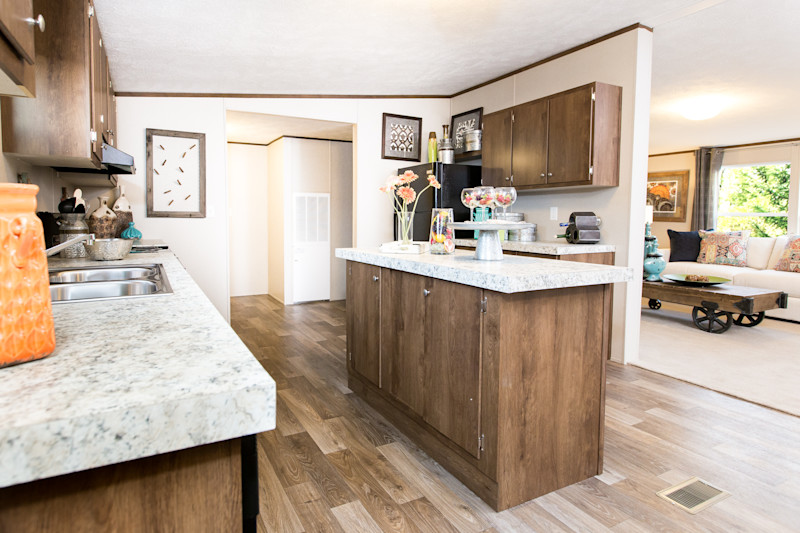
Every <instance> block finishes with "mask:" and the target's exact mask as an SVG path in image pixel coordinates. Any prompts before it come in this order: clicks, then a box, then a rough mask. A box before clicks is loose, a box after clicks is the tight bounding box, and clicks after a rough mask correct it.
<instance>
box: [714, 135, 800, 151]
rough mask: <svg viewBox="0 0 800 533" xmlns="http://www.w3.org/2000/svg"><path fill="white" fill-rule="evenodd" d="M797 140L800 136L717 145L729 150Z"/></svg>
mask: <svg viewBox="0 0 800 533" xmlns="http://www.w3.org/2000/svg"><path fill="white" fill-rule="evenodd" d="M798 141H800V137H794V138H792V139H780V140H778V141H761V142H757V143H747V144H730V145H728V146H719V147H718V148H722V149H728V150H731V149H733V148H749V147H751V146H766V145H769V144H784V143H792V142H798Z"/></svg>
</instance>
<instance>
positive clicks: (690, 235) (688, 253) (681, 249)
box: [667, 229, 700, 263]
mask: <svg viewBox="0 0 800 533" xmlns="http://www.w3.org/2000/svg"><path fill="white" fill-rule="evenodd" d="M667 235H669V261H670V263H671V262H673V261H692V262H694V261H697V256H698V255H700V234H699V233H698V232H696V231H673V230H671V229H668V230H667Z"/></svg>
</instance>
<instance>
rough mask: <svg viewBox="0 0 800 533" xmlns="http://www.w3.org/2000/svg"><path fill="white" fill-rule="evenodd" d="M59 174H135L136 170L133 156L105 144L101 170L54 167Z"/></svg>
mask: <svg viewBox="0 0 800 533" xmlns="http://www.w3.org/2000/svg"><path fill="white" fill-rule="evenodd" d="M53 168H54V169H55V170H57V171H59V172H78V173H81V174H107V175H109V176H110V175H111V174H133V173H134V172H136V168H135V167H134V166H133V156H132V155H128V154H126V153H125V152H123V151H122V150H117V149H116V148H114V147H113V146H111V145H109V144H106V143H103V160H102V161H101V162H100V168H73V167H53Z"/></svg>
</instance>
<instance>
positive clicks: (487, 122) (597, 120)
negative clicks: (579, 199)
mask: <svg viewBox="0 0 800 533" xmlns="http://www.w3.org/2000/svg"><path fill="white" fill-rule="evenodd" d="M621 108H622V88H621V87H616V86H613V85H607V84H605V83H592V84H589V85H584V86H582V87H577V88H575V89H571V90H569V91H564V92H562V93H558V94H554V95H551V96H548V97H547V98H542V99H539V100H534V101H532V102H527V103H525V104H520V105H518V106H515V107H513V108H510V109H504V110H502V111H498V112H496V113H491V114H489V115H486V116H485V117H484V121H483V183H484V184H486V185H494V186H514V187H516V188H517V189H523V190H524V189H529V190H534V189H552V188H562V187H576V186H584V187H614V186H617V185H619V138H620V111H621Z"/></svg>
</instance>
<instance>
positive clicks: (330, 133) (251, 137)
mask: <svg viewBox="0 0 800 533" xmlns="http://www.w3.org/2000/svg"><path fill="white" fill-rule="evenodd" d="M225 128H226V132H225V133H226V136H227V138H228V142H237V143H250V144H269V143H271V142H272V141H274V140H275V139H277V138H279V137H283V136H285V137H307V138H310V139H328V140H333V141H352V140H353V125H352V124H348V123H345V122H331V121H327V120H310V119H307V118H295V117H285V116H281V115H265V114H261V113H247V112H244V111H228V112H227V120H226V123H225Z"/></svg>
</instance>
